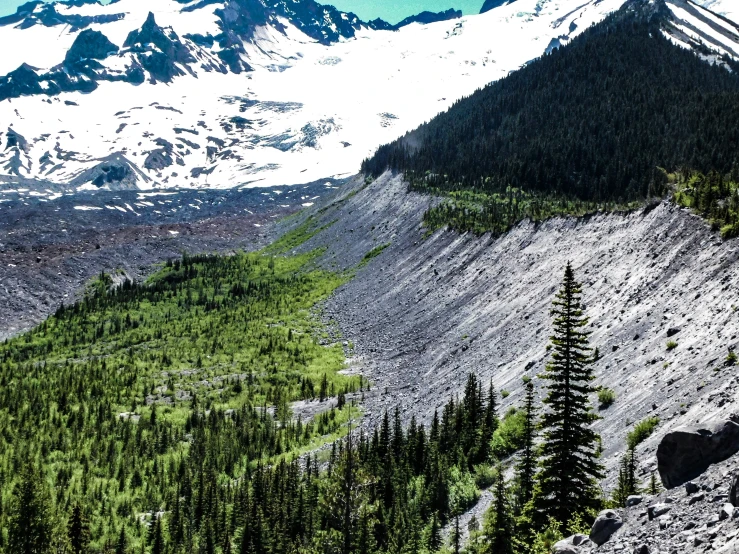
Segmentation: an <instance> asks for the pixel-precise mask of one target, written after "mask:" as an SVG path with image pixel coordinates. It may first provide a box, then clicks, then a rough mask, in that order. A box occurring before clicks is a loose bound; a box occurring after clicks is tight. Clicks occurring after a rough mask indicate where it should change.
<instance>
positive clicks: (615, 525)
mask: <svg viewBox="0 0 739 554" xmlns="http://www.w3.org/2000/svg"><path fill="white" fill-rule="evenodd" d="M622 525H623V520H622V519H621V516H620V515H618V513H617V512H616V511H615V510H603V511H602V512H601V513H600V514H598V517H597V518H596V519H595V523H593V528H592V529H591V530H590V540H591V541H593V542H594V543H595V544H597V545H598V546H600V545H601V544H603V543H605V542H606V541H607V540H608V539H610V538H611V535H613V534H614V533H615V532H616V531H618V530H619V529H620V528H621V526H622Z"/></svg>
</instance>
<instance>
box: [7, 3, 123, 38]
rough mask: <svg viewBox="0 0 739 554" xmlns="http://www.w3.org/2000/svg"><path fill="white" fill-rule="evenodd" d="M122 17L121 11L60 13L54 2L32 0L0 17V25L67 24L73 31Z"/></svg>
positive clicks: (26, 26) (21, 26) (22, 27)
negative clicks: (110, 12) (11, 12)
mask: <svg viewBox="0 0 739 554" xmlns="http://www.w3.org/2000/svg"><path fill="white" fill-rule="evenodd" d="M84 3H85V2H76V4H77V5H82V4H84ZM88 3H94V2H88ZM124 17H125V14H122V13H112V14H102V15H91V16H90V15H78V14H60V13H59V12H57V11H56V6H54V4H46V3H44V2H42V1H40V0H34V1H32V2H26V3H25V4H23V5H21V6H19V7H18V8H17V9H16V11H15V13H14V14H11V15H8V16H5V17H0V27H2V26H5V25H17V26H18V27H19V28H20V29H28V28H29V27H33V26H34V25H43V26H45V27H53V26H55V25H69V26H70V32H75V31H77V30H79V29H84V28H85V27H87V26H88V25H91V24H93V23H111V22H113V21H119V20H121V19H123V18H124Z"/></svg>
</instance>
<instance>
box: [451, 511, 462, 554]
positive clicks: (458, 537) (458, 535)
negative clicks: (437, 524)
mask: <svg viewBox="0 0 739 554" xmlns="http://www.w3.org/2000/svg"><path fill="white" fill-rule="evenodd" d="M452 545H453V546H454V554H459V553H460V551H461V549H462V529H461V528H460V527H459V514H456V515H455V516H454V529H453V530H452Z"/></svg>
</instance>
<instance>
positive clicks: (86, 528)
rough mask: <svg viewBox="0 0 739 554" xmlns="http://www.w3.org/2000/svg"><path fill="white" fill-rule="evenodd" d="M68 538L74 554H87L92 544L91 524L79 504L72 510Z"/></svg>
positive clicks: (68, 525) (68, 524)
mask: <svg viewBox="0 0 739 554" xmlns="http://www.w3.org/2000/svg"><path fill="white" fill-rule="evenodd" d="M67 536H68V537H69V545H70V547H71V548H72V552H73V553H74V554H82V553H83V552H87V547H88V546H89V544H90V524H89V523H88V522H87V518H86V517H85V513H84V512H83V511H82V507H81V506H80V505H79V504H75V505H74V508H72V514H71V515H70V516H69V522H68V523H67Z"/></svg>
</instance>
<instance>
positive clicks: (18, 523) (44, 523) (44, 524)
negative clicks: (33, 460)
mask: <svg viewBox="0 0 739 554" xmlns="http://www.w3.org/2000/svg"><path fill="white" fill-rule="evenodd" d="M45 484H46V482H45V480H44V479H43V477H42V476H41V475H39V473H38V472H37V471H36V468H35V467H34V466H33V465H31V464H28V465H26V466H25V467H24V468H23V470H22V473H21V476H20V481H19V482H18V483H16V485H15V488H14V489H13V498H12V503H11V506H10V513H9V517H8V547H7V552H8V554H45V553H46V552H49V551H50V549H51V542H52V530H53V528H52V522H51V516H50V514H49V511H50V510H49V503H50V502H49V495H48V491H47V489H46V486H45Z"/></svg>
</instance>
